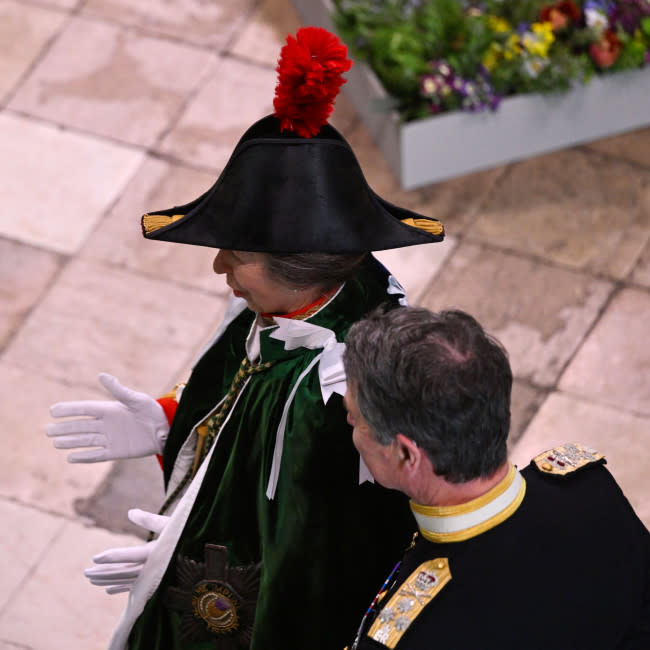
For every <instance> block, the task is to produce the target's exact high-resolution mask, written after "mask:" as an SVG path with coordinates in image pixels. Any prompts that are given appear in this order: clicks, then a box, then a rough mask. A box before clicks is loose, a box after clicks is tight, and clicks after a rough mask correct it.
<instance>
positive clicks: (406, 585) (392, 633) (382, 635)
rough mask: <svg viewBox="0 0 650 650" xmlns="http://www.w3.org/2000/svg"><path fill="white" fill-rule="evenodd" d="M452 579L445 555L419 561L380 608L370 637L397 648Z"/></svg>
mask: <svg viewBox="0 0 650 650" xmlns="http://www.w3.org/2000/svg"><path fill="white" fill-rule="evenodd" d="M450 580H451V571H450V569H449V560H448V559H447V558H446V557H439V558H436V559H435V560H428V561H427V562H423V563H422V564H420V566H419V567H418V568H417V569H416V570H415V571H413V573H411V575H410V576H409V577H408V578H407V579H406V580H405V581H404V582H403V583H402V584H401V585H400V587H399V589H398V590H397V591H396V592H395V593H394V594H393V595H392V597H391V599H390V600H389V601H388V602H387V603H386V604H385V605H384V607H383V608H382V609H381V610H380V611H379V613H378V614H377V618H376V619H375V621H374V623H373V624H372V626H371V627H370V630H369V631H368V636H369V637H370V638H371V639H374V640H375V641H378V642H379V643H381V644H383V645H384V646H386V647H387V648H394V647H395V646H396V645H397V644H398V643H399V640H400V639H401V638H402V635H403V634H404V632H406V630H408V629H409V627H410V626H411V623H413V621H414V620H415V619H416V618H417V617H418V616H419V615H420V614H421V613H422V611H423V610H424V608H425V607H426V606H427V605H428V604H429V603H430V602H431V601H432V600H433V599H434V598H435V597H436V596H437V595H438V593H439V592H440V591H441V590H442V588H443V587H444V586H445V585H446V584H447V583H448V582H449V581H450Z"/></svg>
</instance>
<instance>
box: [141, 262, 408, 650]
mask: <svg viewBox="0 0 650 650" xmlns="http://www.w3.org/2000/svg"><path fill="white" fill-rule="evenodd" d="M387 289H388V273H387V271H386V270H385V269H384V268H383V267H382V266H381V265H380V264H379V263H378V262H377V261H376V260H375V259H374V258H373V257H372V256H368V260H367V262H366V263H364V266H363V267H362V269H361V271H360V272H359V273H358V275H357V277H356V278H354V279H352V280H349V281H348V282H347V283H346V284H345V286H344V287H343V289H342V290H341V291H340V292H339V294H338V295H337V296H336V297H335V298H334V299H333V300H332V301H331V302H330V303H329V304H327V305H326V306H325V307H324V308H322V309H321V310H320V311H319V312H317V313H316V314H315V315H313V316H312V317H311V318H310V319H309V322H311V323H314V324H316V325H319V326H321V327H325V328H328V329H330V330H333V331H334V332H335V333H336V338H337V340H338V341H343V340H344V337H345V334H346V333H347V331H348V329H349V327H350V325H351V324H352V323H354V322H355V321H357V320H359V319H360V318H362V317H363V316H364V315H365V314H367V313H368V312H369V311H370V310H372V309H373V308H374V307H376V306H377V305H379V304H380V303H385V302H387V301H388V302H390V303H392V304H393V305H397V299H398V298H399V297H401V296H399V295H395V294H392V295H389V294H388V293H387ZM254 318H255V315H254V314H253V313H252V312H250V311H249V310H248V309H246V310H244V312H243V313H241V314H240V315H239V316H238V317H237V318H236V319H235V320H234V321H233V322H232V323H231V324H230V325H229V326H228V328H227V329H226V331H225V332H224V334H223V335H222V336H221V338H220V339H219V340H218V341H217V342H216V343H215V344H214V345H213V346H212V347H211V348H210V349H209V350H208V351H207V352H206V353H205V354H204V355H203V357H202V358H201V360H200V361H199V362H198V364H197V365H196V366H195V368H194V370H193V372H192V375H191V377H190V380H189V382H188V384H187V386H186V388H185V390H184V392H183V395H182V398H181V400H180V403H179V406H178V411H177V413H176V416H175V418H174V422H173V425H172V428H171V431H170V434H169V438H168V440H167V443H166V446H165V454H164V472H165V480H166V481H169V478H170V475H171V472H172V469H173V466H174V462H175V460H176V458H177V455H178V453H179V450H180V448H181V446H182V444H183V443H184V441H185V439H186V438H187V436H188V434H189V432H190V431H191V429H192V427H193V426H194V425H195V424H196V423H197V422H199V421H201V420H202V419H203V418H204V417H205V415H206V414H207V413H209V412H210V411H211V410H212V409H213V408H214V406H215V404H217V403H218V402H219V400H220V399H221V398H222V397H223V395H224V394H225V393H226V392H227V390H228V387H229V386H230V383H231V380H232V378H233V375H234V373H235V372H236V370H237V368H238V367H239V364H240V362H241V360H242V359H243V358H244V356H245V354H246V352H245V340H246V337H247V335H248V333H249V331H250V328H251V325H252V323H253V321H254ZM274 329H276V328H269V329H265V330H263V331H262V332H261V336H260V344H261V361H262V362H265V361H270V360H272V361H274V365H273V366H272V367H271V368H270V369H268V370H266V371H264V372H262V373H260V374H256V375H253V376H252V377H251V379H250V383H249V384H248V385H247V386H246V388H245V389H244V391H243V392H242V394H241V396H240V398H239V400H238V401H237V403H236V404H235V406H234V407H233V410H232V413H231V416H230V418H229V420H227V421H226V423H225V424H224V426H223V428H222V431H221V434H220V437H219V439H218V440H217V443H216V444H217V447H216V448H215V450H214V452H213V455H212V457H211V458H210V461H209V463H210V464H209V467H208V470H207V473H206V475H205V479H204V482H203V485H202V486H201V488H200V491H199V493H198V497H197V499H196V502H195V503H194V506H193V509H192V511H191V513H190V516H189V519H188V521H187V523H186V524H185V527H184V529H183V533H182V535H181V538H180V540H179V542H178V545H177V547H176V552H175V554H174V557H176V555H177V554H178V553H180V554H182V555H184V556H189V557H191V558H193V559H195V560H197V561H202V560H203V557H204V545H205V544H206V543H212V544H220V545H225V546H226V547H227V548H228V554H229V563H230V565H231V566H233V565H234V566H238V565H247V564H249V563H257V562H260V561H261V563H262V572H261V583H260V590H259V598H258V602H257V610H256V614H255V621H254V627H253V634H252V641H251V645H250V647H251V648H252V650H291V649H296V650H298V649H300V650H304V649H307V648H308V649H309V650H319V649H323V650H325V649H328V650H331V649H340V648H342V647H343V646H344V645H345V643H346V642H347V640H348V639H350V638H351V637H353V636H354V632H355V627H356V625H357V624H358V621H359V619H360V616H361V615H362V614H363V611H364V610H365V609H366V608H367V606H368V605H369V603H370V601H371V600H372V597H373V596H374V594H375V593H376V591H377V589H378V587H379V586H380V585H381V583H382V581H383V578H384V576H385V575H386V572H387V571H388V570H390V568H391V566H392V565H391V561H392V562H394V558H395V557H399V556H400V555H401V553H402V552H403V551H404V549H405V547H406V546H407V545H408V544H409V542H410V540H411V537H412V534H413V531H414V530H415V524H414V522H413V519H412V516H411V513H410V510H409V507H408V503H407V500H406V498H405V497H404V496H403V495H401V494H399V493H398V492H395V491H391V490H386V489H384V488H382V487H381V486H379V485H377V484H373V483H370V482H365V483H363V484H361V485H360V484H359V454H358V452H357V451H356V450H355V448H354V446H353V444H352V435H351V428H350V427H349V425H348V424H347V423H346V413H345V409H344V407H343V403H342V398H341V396H340V395H337V394H334V395H332V396H331V398H330V399H329V401H328V402H327V404H326V405H325V404H324V403H323V397H322V395H321V387H320V383H319V376H318V365H316V366H315V367H314V368H313V369H312V370H311V371H310V372H309V374H308V375H307V376H306V377H305V378H304V379H303V381H302V382H301V383H300V385H299V387H298V389H297V392H296V395H295V398H294V401H293V403H292V405H291V408H290V410H289V413H288V419H287V423H286V429H285V438H284V449H283V454H282V462H281V468H280V474H279V478H278V483H277V491H276V494H275V498H274V499H272V500H269V499H268V498H267V496H266V489H267V484H268V481H269V472H270V469H271V464H272V458H273V451H274V446H275V437H276V430H277V427H278V423H279V421H280V418H281V415H282V411H283V408H284V405H285V403H286V401H287V397H288V395H289V393H290V391H291V389H292V388H293V386H294V384H295V382H296V381H297V379H298V377H299V376H300V374H301V373H302V372H303V371H304V370H305V369H306V368H307V366H308V365H309V363H310V361H312V360H313V359H314V358H315V356H316V355H317V354H318V353H319V352H321V350H310V349H306V348H297V349H294V350H285V349H284V342H283V341H278V340H275V339H273V338H271V337H270V334H271V332H272V331H273V330H274ZM175 584H177V582H176V575H175V569H174V563H173V562H172V563H170V565H169V567H168V568H167V570H166V572H165V575H164V577H163V580H162V582H161V584H160V586H159V587H158V589H157V590H156V592H155V593H154V594H153V596H152V597H151V598H150V599H149V601H148V602H147V604H146V605H145V609H144V611H143V612H142V614H141V615H140V617H139V618H138V620H137V621H136V623H135V625H134V627H133V628H132V631H131V635H130V639H129V647H130V648H134V649H138V650H153V649H163V648H165V649H167V648H169V649H170V650H171V649H173V650H178V649H179V648H187V649H190V648H191V649H192V650H199V649H200V650H204V649H207V648H219V647H220V646H219V645H218V644H215V641H216V639H217V637H214V640H212V641H204V642H196V643H195V642H192V643H187V642H182V641H181V640H180V638H179V625H180V614H179V613H178V611H176V610H173V609H170V608H168V607H166V606H165V605H164V603H163V600H164V599H163V596H162V594H163V593H164V591H165V589H166V588H167V587H168V586H169V585H175Z"/></svg>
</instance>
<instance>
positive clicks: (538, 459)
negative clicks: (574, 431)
mask: <svg viewBox="0 0 650 650" xmlns="http://www.w3.org/2000/svg"><path fill="white" fill-rule="evenodd" d="M601 461H602V462H605V456H603V454H599V453H598V452H597V451H595V450H593V449H590V448H589V447H585V446H584V445H581V444H580V443H578V442H570V443H566V444H564V445H560V446H559V447H555V448H553V449H549V450H548V451H545V452H543V453H541V454H539V455H538V456H535V458H533V463H535V465H536V466H537V469H538V470H539V471H540V472H543V473H544V474H553V475H554V476H566V475H567V474H571V473H572V472H575V471H577V470H579V469H581V468H582V467H585V466H586V465H590V464H591V463H598V462H601Z"/></svg>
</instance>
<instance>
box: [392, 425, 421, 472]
mask: <svg viewBox="0 0 650 650" xmlns="http://www.w3.org/2000/svg"><path fill="white" fill-rule="evenodd" d="M395 443H396V444H397V453H398V456H399V460H400V463H401V464H402V466H403V468H404V469H405V470H407V471H409V472H412V471H414V470H416V469H417V468H418V466H419V464H420V462H421V460H422V453H423V452H422V450H421V449H420V448H419V447H418V446H417V444H416V443H415V442H414V441H413V440H411V439H410V438H408V437H406V436H405V435H404V434H403V433H398V434H397V435H396V436H395Z"/></svg>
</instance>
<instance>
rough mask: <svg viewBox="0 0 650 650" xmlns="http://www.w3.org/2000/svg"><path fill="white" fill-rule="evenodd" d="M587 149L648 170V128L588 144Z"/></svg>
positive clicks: (649, 147)
mask: <svg viewBox="0 0 650 650" xmlns="http://www.w3.org/2000/svg"><path fill="white" fill-rule="evenodd" d="M589 148H590V149H592V150H594V151H598V152H599V153H603V154H607V155H610V156H614V157H616V158H624V159H625V160H629V161H630V162H634V163H637V164H638V165H643V166H644V167H648V168H649V169H650V128H646V129H638V130H636V131H631V132H630V133H625V134H623V135H617V136H614V137H612V138H604V139H602V140H597V141H595V142H592V143H590V144H589Z"/></svg>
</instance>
